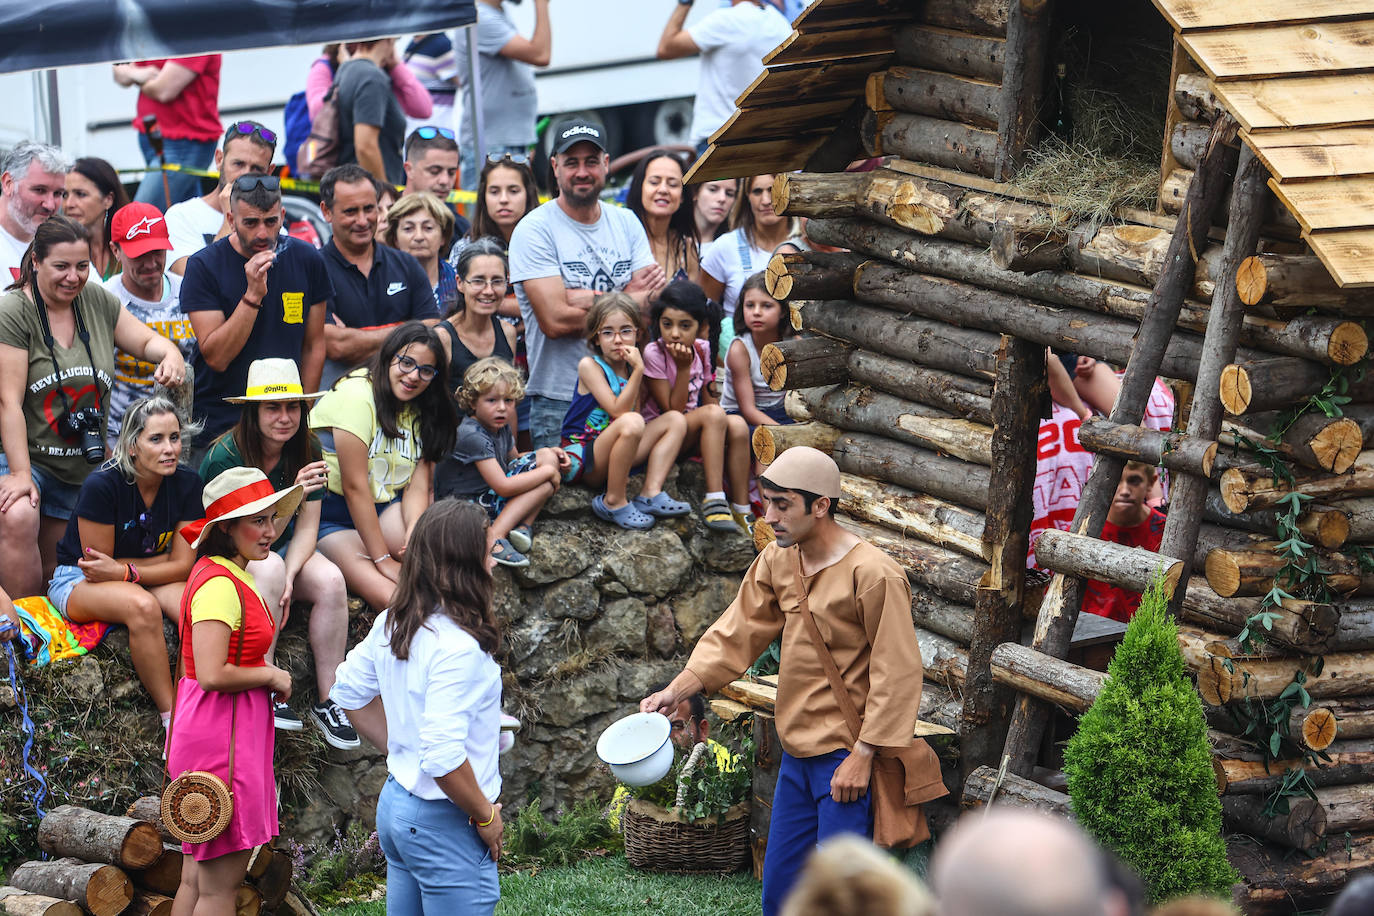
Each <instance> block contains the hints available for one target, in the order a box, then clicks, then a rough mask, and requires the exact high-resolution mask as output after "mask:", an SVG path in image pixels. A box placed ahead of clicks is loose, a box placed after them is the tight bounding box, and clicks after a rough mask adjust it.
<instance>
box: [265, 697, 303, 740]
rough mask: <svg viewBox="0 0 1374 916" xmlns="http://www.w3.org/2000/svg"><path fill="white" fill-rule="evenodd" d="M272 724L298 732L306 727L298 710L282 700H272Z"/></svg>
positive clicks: (283, 729) (285, 730) (286, 730)
mask: <svg viewBox="0 0 1374 916" xmlns="http://www.w3.org/2000/svg"><path fill="white" fill-rule="evenodd" d="M272 724H273V725H275V726H277V728H278V729H280V730H281V731H284V732H298V731H300V730H301V729H303V728H305V723H304V722H302V721H301V717H300V716H298V715H296V711H295V710H294V709H292V708H291V707H290V706H287V705H286V704H285V703H283V702H282V701H281V700H273V701H272Z"/></svg>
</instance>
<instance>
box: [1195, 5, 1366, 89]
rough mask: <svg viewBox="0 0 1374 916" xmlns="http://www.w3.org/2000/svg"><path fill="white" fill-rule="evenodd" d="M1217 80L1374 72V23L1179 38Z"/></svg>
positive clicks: (1265, 28) (1283, 27)
mask: <svg viewBox="0 0 1374 916" xmlns="http://www.w3.org/2000/svg"><path fill="white" fill-rule="evenodd" d="M1179 41H1180V42H1182V44H1183V46H1184V47H1185V48H1187V49H1188V53H1189V54H1191V55H1192V57H1193V60H1195V61H1197V62H1198V63H1199V64H1200V65H1201V66H1202V69H1203V70H1205V71H1206V72H1207V75H1208V76H1210V77H1211V78H1212V79H1213V80H1216V81H1223V80H1239V79H1250V80H1255V79H1269V78H1273V77H1283V76H1298V75H1301V74H1306V73H1313V72H1317V73H1323V74H1338V73H1343V72H1349V71H1354V70H1368V69H1371V68H1374V20H1369V19H1364V20H1356V21H1353V22H1319V23H1312V24H1309V25H1303V26H1297V25H1277V26H1267V25H1266V26H1257V27H1255V28H1243V29H1224V30H1221V29H1219V30H1216V31H1208V32H1194V33H1192V34H1185V35H1182V36H1180V38H1179Z"/></svg>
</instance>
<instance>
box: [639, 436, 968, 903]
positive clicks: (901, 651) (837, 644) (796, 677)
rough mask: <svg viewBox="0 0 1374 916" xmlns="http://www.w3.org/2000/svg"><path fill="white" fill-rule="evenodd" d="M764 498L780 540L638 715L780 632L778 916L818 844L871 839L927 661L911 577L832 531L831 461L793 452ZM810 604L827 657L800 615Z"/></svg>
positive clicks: (770, 882) (834, 486) (933, 780)
mask: <svg viewBox="0 0 1374 916" xmlns="http://www.w3.org/2000/svg"><path fill="white" fill-rule="evenodd" d="M759 491H760V493H761V494H762V495H763V499H764V502H765V504H766V506H767V511H766V514H765V515H764V520H765V521H766V522H767V523H768V524H769V525H771V526H772V527H773V531H774V532H775V533H776V535H777V541H776V542H775V543H773V544H770V545H768V546H767V547H766V548H764V550H763V552H762V553H760V554H759V556H758V557H757V558H756V559H755V560H754V563H753V565H752V566H750V567H749V571H748V572H747V573H746V574H745V576H744V581H743V583H741V585H740V589H739V594H738V596H737V597H736V598H735V600H734V602H733V603H732V604H731V605H730V607H729V608H728V609H727V610H726V611H725V613H724V614H722V615H721V617H720V619H719V620H717V621H716V622H715V623H714V624H713V625H712V626H711V628H710V629H709V630H707V631H706V633H705V634H704V635H703V636H702V637H701V640H700V642H698V643H697V646H696V649H695V650H694V651H693V652H692V655H691V658H690V659H689V660H688V662H687V667H686V668H685V669H684V670H683V671H682V673H680V674H679V675H678V676H677V677H675V678H674V679H673V680H672V682H671V683H669V685H668V686H667V687H666V688H665V689H663V690H661V691H659V692H657V693H655V694H653V695H652V696H649V697H646V698H645V699H644V700H643V701H642V702H641V703H640V709H641V710H643V711H645V712H653V711H657V712H663V713H668V712H671V711H672V710H673V709H675V708H676V707H677V704H678V703H679V702H680V701H681V700H682V699H683V698H685V697H687V696H690V695H691V694H693V693H696V692H698V691H701V692H705V693H707V694H711V693H714V692H716V691H717V690H719V689H720V688H721V687H722V686H724V685H725V684H727V683H729V682H730V681H732V680H734V679H735V678H737V677H739V676H740V675H741V674H742V673H743V672H744V670H745V669H746V668H748V667H749V665H750V664H751V663H752V662H753V661H754V659H756V658H757V657H758V656H759V654H760V653H762V652H763V650H764V649H765V648H767V646H768V644H769V643H770V642H772V641H773V639H774V638H776V637H777V636H778V634H779V633H781V634H782V662H781V670H780V672H779V677H778V698H777V704H776V708H775V713H776V716H777V727H778V738H779V739H780V740H781V742H782V746H783V751H784V753H783V758H782V763H781V766H780V768H779V772H778V782H777V788H776V789H775V790H774V795H773V803H772V806H773V811H772V819H771V822H770V826H769V831H768V845H767V854H766V856H765V861H764V867H763V912H764V914H765V916H773V914H775V913H777V911H778V910H779V908H780V907H781V906H782V902H783V900H784V899H785V898H786V896H787V893H788V891H789V890H790V889H791V887H792V885H793V883H794V882H795V881H796V878H797V875H798V873H799V872H800V871H801V868H802V865H803V863H804V862H805V860H806V857H807V856H808V855H809V854H810V852H811V850H812V849H814V848H815V846H816V844H817V843H818V842H820V841H822V840H825V839H826V838H827V837H829V836H833V835H835V834H839V833H857V834H861V835H864V836H871V835H872V822H871V813H870V806H869V799H870V796H869V792H868V783H869V777H870V775H871V773H872V769H873V756H874V754H875V753H876V751H877V749H878V748H880V747H906V746H907V745H909V744H910V743H911V741H912V734H913V732H914V730H915V727H916V712H917V708H918V707H919V705H920V699H921V653H920V649H919V647H918V646H917V644H916V633H915V630H914V628H913V627H912V623H911V587H910V585H909V584H908V583H907V579H906V574H905V573H904V572H903V571H902V568H901V567H900V566H898V565H897V564H896V563H895V562H894V561H893V560H892V559H891V558H890V557H889V556H888V555H887V554H885V553H883V552H882V551H881V550H879V549H878V548H877V547H874V546H873V545H872V544H869V543H868V542H867V541H864V540H861V539H860V538H858V537H856V536H855V535H854V534H852V533H850V532H849V531H846V530H845V529H844V528H841V527H840V526H839V524H837V523H836V521H835V517H834V513H835V507H836V503H837V500H838V498H839V496H840V471H839V468H838V467H837V466H836V465H835V462H834V461H833V460H831V458H830V456H829V455H826V454H825V453H823V452H820V451H817V450H816V449H813V448H806V447H797V448H792V449H788V450H787V451H786V452H783V454H782V455H781V456H779V457H778V459H777V460H776V461H775V462H773V464H772V465H770V466H769V467H768V468H767V469H766V470H765V471H764V472H763V474H762V475H761V476H760V478H759ZM803 595H805V596H806V598H807V603H808V606H809V608H810V610H811V614H812V616H813V617H814V618H815V621H816V627H817V629H818V630H819V632H820V634H821V636H822V638H823V639H824V640H825V645H824V646H817V645H816V644H815V642H814V640H813V639H812V638H811V635H810V632H809V628H808V626H807V624H806V623H805V621H804V620H803V619H802V615H801V614H800V613H799V605H800V601H801V598H802V597H803ZM827 650H828V651H829V652H830V654H831V656H832V657H833V658H834V660H835V665H836V667H837V668H838V669H839V671H840V677H841V680H842V681H843V683H844V685H845V687H846V688H847V691H848V693H849V696H850V697H851V699H852V700H853V702H854V706H855V708H856V709H857V710H858V712H859V715H860V717H861V718H862V727H861V728H860V732H859V740H858V741H855V740H854V739H853V737H852V735H851V732H850V730H849V728H848V726H847V725H846V723H845V719H844V715H843V713H842V712H841V711H840V707H839V705H838V704H837V702H836V700H835V697H834V694H833V692H832V690H831V687H830V683H829V681H828V680H827V678H826V675H825V668H824V667H823V662H822V661H821V655H820V653H821V652H823V651H827ZM930 769H931V772H930V773H929V774H928V775H929V778H928V779H927V780H926V782H928V783H929V787H928V788H929V790H928V792H927V793H926V796H927V797H928V798H935V797H938V796H940V795H943V794H945V792H944V788H943V786H941V785H939V779H940V774H939V767H938V764H937V763H936V761H935V759H934V756H933V755H931V756H930Z"/></svg>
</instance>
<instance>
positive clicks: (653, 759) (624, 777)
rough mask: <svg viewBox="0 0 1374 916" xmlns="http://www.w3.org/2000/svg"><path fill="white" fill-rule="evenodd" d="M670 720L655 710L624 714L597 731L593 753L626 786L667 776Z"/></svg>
mask: <svg viewBox="0 0 1374 916" xmlns="http://www.w3.org/2000/svg"><path fill="white" fill-rule="evenodd" d="M672 728H673V726H672V723H671V722H669V721H668V717H667V716H665V715H663V714H661V713H657V712H637V713H635V714H634V715H632V716H626V717H625V718H623V719H620V720H618V721H616V722H613V723H611V725H610V726H609V727H608V728H607V729H606V730H605V731H604V732H602V733H601V737H600V738H598V739H597V741H596V756H598V757H600V758H601V760H602V762H604V763H605V764H606V765H608V766H609V767H610V768H611V773H612V774H613V775H614V776H615V778H616V779H618V780H620V781H621V782H623V783H625V784H626V785H627V786H648V785H653V784H654V783H656V782H658V781H659V780H660V779H662V778H663V777H664V776H667V775H668V770H669V769H671V768H672V766H673V743H672V741H670V740H669V733H670V732H671V731H672Z"/></svg>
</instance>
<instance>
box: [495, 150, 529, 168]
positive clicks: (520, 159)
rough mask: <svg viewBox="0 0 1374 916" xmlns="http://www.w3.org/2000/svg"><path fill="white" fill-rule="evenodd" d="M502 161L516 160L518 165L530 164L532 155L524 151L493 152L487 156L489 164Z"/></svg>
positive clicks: (496, 163) (497, 163)
mask: <svg viewBox="0 0 1374 916" xmlns="http://www.w3.org/2000/svg"><path fill="white" fill-rule="evenodd" d="M502 162H514V163H515V164H516V165H529V164H530V157H529V156H526V155H525V154H524V153H492V154H491V155H489V156H487V164H488V165H499V164H500V163H502Z"/></svg>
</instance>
